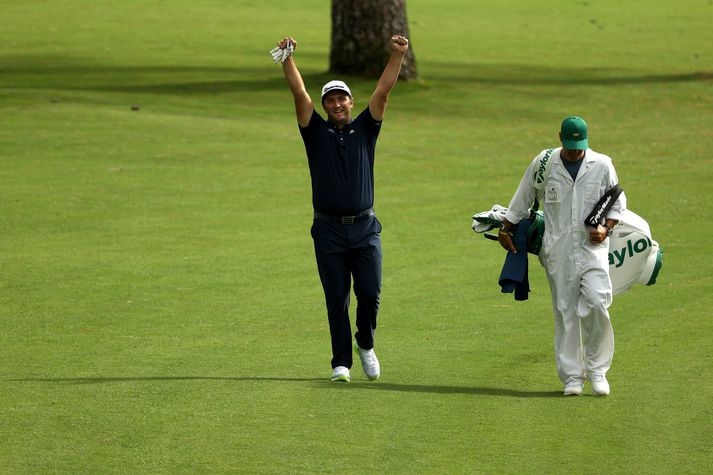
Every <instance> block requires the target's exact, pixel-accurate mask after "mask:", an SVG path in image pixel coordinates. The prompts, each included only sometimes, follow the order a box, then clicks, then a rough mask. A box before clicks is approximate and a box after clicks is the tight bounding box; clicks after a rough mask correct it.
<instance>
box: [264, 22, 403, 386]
mask: <svg viewBox="0 0 713 475" xmlns="http://www.w3.org/2000/svg"><path fill="white" fill-rule="evenodd" d="M296 48H297V41H295V40H294V38H291V37H287V38H284V39H282V40H281V41H279V42H278V43H277V48H275V49H274V50H273V51H272V52H271V54H272V55H273V58H274V59H275V62H276V63H277V62H279V61H282V68H283V71H284V73H285V78H287V84H288V86H289V88H290V91H291V92H292V95H293V97H294V100H295V112H296V113H297V123H298V124H299V130H300V134H301V135H302V139H303V141H304V145H305V150H306V152H307V161H308V164H309V171H310V177H311V180H312V206H313V208H314V221H313V223H312V238H313V241H314V251H315V256H316V259H317V269H318V270H319V277H320V280H321V282H322V288H323V289H324V296H325V300H326V304H327V315H328V318H329V331H330V335H331V340H332V361H331V363H332V373H331V380H332V381H343V382H348V381H350V379H351V375H350V373H349V370H350V368H351V366H352V333H351V324H350V321H349V297H350V288H351V279H352V278H353V279H354V294H355V295H356V299H357V309H356V333H355V335H354V342H353V343H354V349H355V351H356V352H357V354H358V355H359V357H360V360H361V365H362V369H363V370H364V373H365V374H366V376H367V378H369V379H371V380H374V379H377V378H378V377H379V375H380V373H381V369H380V366H379V360H378V359H377V357H376V353H375V352H374V331H375V329H376V317H377V314H378V311H379V296H380V293H381V256H382V254H381V223H379V220H378V219H377V218H376V215H375V214H374V151H375V149H376V139H377V138H378V136H379V131H380V130H381V121H382V119H383V118H384V111H385V110H386V103H387V99H388V97H389V92H391V89H392V88H393V87H394V85H395V84H396V81H397V79H398V77H399V72H400V71H401V63H402V61H403V58H404V55H405V54H406V51H407V49H408V40H407V39H406V38H404V37H403V36H398V35H395V36H393V37H392V38H391V56H390V58H389V60H388V63H387V64H386V67H385V68H384V71H383V73H382V74H381V77H380V78H379V81H378V82H377V84H376V89H375V90H374V92H373V94H372V95H371V98H370V99H369V104H368V107H366V108H365V109H364V110H363V111H362V112H361V113H359V115H357V116H356V118H353V117H352V109H353V107H354V104H355V101H354V97H353V96H352V93H351V90H350V89H349V87H348V86H347V85H346V84H345V83H344V82H342V81H336V80H335V81H330V82H328V83H327V84H325V85H324V86H323V87H322V92H321V102H322V108H323V109H324V111H325V113H326V114H327V120H324V119H323V118H322V117H321V116H320V115H319V114H318V113H317V111H316V110H315V107H314V104H313V102H312V99H311V98H310V96H309V94H308V93H307V90H306V88H305V84H304V81H303V80H302V76H301V74H300V72H299V70H298V69H297V66H296V64H295V61H294V58H293V56H292V52H293V51H294V50H295V49H296Z"/></svg>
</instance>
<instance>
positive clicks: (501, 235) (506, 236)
mask: <svg viewBox="0 0 713 475" xmlns="http://www.w3.org/2000/svg"><path fill="white" fill-rule="evenodd" d="M514 227H515V225H514V224H512V223H511V222H510V221H508V220H507V219H503V222H502V225H501V226H500V229H498V242H499V243H500V245H501V246H502V247H503V249H505V250H506V251H510V252H512V253H513V254H517V249H516V248H515V244H513V242H512V230H513V228H514Z"/></svg>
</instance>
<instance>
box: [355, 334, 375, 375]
mask: <svg viewBox="0 0 713 475" xmlns="http://www.w3.org/2000/svg"><path fill="white" fill-rule="evenodd" d="M354 351H356V352H357V354H358V355H359V359H360V360H361V369H363V370H364V374H365V375H366V377H367V378H369V379H371V380H372V381H373V380H375V379H378V378H379V375H380V374H381V367H380V366H379V359H378V358H377V357H376V353H374V349H373V348H372V349H371V350H363V349H361V348H359V345H358V344H357V342H356V340H354Z"/></svg>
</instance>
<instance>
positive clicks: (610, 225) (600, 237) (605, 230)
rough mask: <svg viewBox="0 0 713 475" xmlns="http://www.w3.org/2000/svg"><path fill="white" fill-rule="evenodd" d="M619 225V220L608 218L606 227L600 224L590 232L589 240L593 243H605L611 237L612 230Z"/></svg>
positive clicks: (605, 223)
mask: <svg viewBox="0 0 713 475" xmlns="http://www.w3.org/2000/svg"><path fill="white" fill-rule="evenodd" d="M617 224H619V221H618V220H616V219H610V218H607V219H606V221H605V222H604V225H601V224H600V225H598V226H597V227H596V228H592V229H591V230H590V231H589V240H590V241H592V242H593V243H601V242H604V241H605V240H606V238H608V237H609V236H611V233H612V230H613V229H614V226H616V225H617Z"/></svg>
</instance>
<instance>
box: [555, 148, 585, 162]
mask: <svg viewBox="0 0 713 475" xmlns="http://www.w3.org/2000/svg"><path fill="white" fill-rule="evenodd" d="M584 152H585V151H584V150H576V149H571V148H562V153H560V156H562V157H563V158H564V159H565V160H568V161H570V162H576V161H577V160H581V159H583V158H584Z"/></svg>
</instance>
